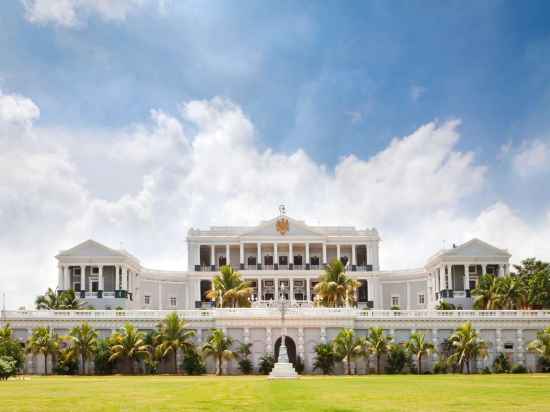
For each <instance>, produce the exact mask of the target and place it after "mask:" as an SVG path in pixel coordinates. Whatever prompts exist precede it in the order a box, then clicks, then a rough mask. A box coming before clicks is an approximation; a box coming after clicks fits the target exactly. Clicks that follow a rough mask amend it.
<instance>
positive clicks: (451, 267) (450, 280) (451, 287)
mask: <svg viewBox="0 0 550 412" xmlns="http://www.w3.org/2000/svg"><path fill="white" fill-rule="evenodd" d="M453 267H454V265H451V266H450V267H449V289H451V290H454V288H455V285H454V282H453Z"/></svg>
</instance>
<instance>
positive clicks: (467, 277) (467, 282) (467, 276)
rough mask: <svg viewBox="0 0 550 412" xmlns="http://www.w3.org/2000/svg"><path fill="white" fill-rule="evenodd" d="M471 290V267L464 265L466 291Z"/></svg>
mask: <svg viewBox="0 0 550 412" xmlns="http://www.w3.org/2000/svg"><path fill="white" fill-rule="evenodd" d="M468 289H470V265H464V290H465V291H466V290H468Z"/></svg>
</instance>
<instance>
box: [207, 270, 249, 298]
mask: <svg viewBox="0 0 550 412" xmlns="http://www.w3.org/2000/svg"><path fill="white" fill-rule="evenodd" d="M252 291H253V289H252V287H251V286H250V283H249V282H245V281H243V280H242V278H241V274H240V273H239V272H236V271H234V270H233V268H232V267H231V266H227V265H224V266H222V267H221V268H220V273H218V274H217V275H216V276H215V277H214V279H213V280H212V289H211V290H209V291H208V294H207V295H206V297H207V298H208V299H210V300H212V301H214V302H216V306H218V307H224V308H227V307H230V308H235V307H241V308H247V307H250V297H251V296H252Z"/></svg>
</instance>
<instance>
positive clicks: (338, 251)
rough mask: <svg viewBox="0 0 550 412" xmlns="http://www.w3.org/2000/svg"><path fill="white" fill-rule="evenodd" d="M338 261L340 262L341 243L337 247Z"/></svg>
mask: <svg viewBox="0 0 550 412" xmlns="http://www.w3.org/2000/svg"><path fill="white" fill-rule="evenodd" d="M336 259H338V260H340V243H338V244H337V245H336Z"/></svg>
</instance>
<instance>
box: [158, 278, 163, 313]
mask: <svg viewBox="0 0 550 412" xmlns="http://www.w3.org/2000/svg"><path fill="white" fill-rule="evenodd" d="M158 299H159V310H162V283H161V282H159V296H158Z"/></svg>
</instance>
